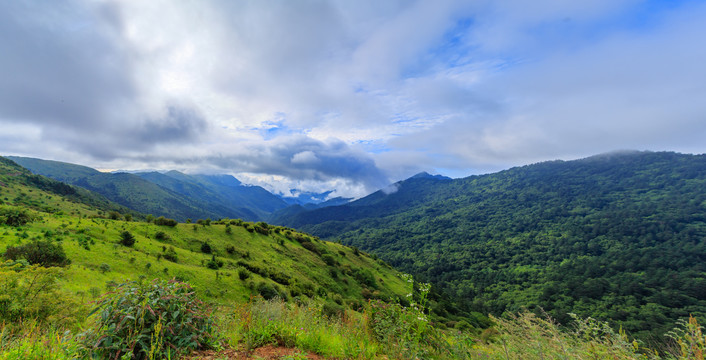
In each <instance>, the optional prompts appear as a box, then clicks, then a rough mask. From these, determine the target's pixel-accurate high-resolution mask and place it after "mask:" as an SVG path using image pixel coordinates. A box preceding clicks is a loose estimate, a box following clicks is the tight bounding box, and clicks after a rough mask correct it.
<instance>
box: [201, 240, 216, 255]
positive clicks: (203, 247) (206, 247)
mask: <svg viewBox="0 0 706 360" xmlns="http://www.w3.org/2000/svg"><path fill="white" fill-rule="evenodd" d="M201 252H202V253H204V254H210V253H212V252H213V249H212V248H211V245H210V244H209V243H207V242H205V243H203V244H201Z"/></svg>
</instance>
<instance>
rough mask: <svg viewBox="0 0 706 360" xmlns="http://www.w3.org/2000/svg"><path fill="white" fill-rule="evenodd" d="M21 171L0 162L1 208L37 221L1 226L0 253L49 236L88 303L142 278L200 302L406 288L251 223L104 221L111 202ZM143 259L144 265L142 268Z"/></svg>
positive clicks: (368, 264) (339, 254)
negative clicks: (69, 192) (218, 263)
mask: <svg viewBox="0 0 706 360" xmlns="http://www.w3.org/2000/svg"><path fill="white" fill-rule="evenodd" d="M27 174H28V172H26V170H22V169H21V168H19V167H17V165H16V164H14V163H11V162H8V161H7V160H5V159H2V163H0V199H2V204H0V206H18V207H22V208H26V209H33V210H30V211H31V212H32V213H33V214H35V215H36V217H37V220H35V221H34V222H31V223H29V224H27V225H26V226H23V227H21V228H13V227H8V226H5V225H3V226H0V252H4V251H5V249H6V248H7V246H9V245H17V244H21V243H25V242H28V241H30V240H32V239H43V238H48V239H53V240H54V241H57V242H60V243H61V244H62V246H63V248H64V249H65V251H66V253H67V255H68V257H69V258H70V259H71V260H72V261H73V264H72V265H71V266H70V267H69V268H68V269H67V271H66V276H65V278H64V280H63V282H64V283H63V288H64V289H65V290H67V294H70V295H71V296H76V297H83V298H85V299H86V300H87V299H89V298H90V297H91V294H92V293H93V294H94V295H95V293H97V292H103V291H104V290H105V285H106V284H107V283H109V282H122V281H125V280H136V279H138V278H139V277H140V276H142V275H144V276H146V277H147V278H155V277H161V278H171V277H174V276H176V277H179V278H181V279H184V280H187V281H189V282H190V283H191V284H192V285H193V286H194V287H195V288H196V289H197V291H198V292H199V294H200V295H201V296H202V297H204V298H205V299H207V300H211V301H214V302H216V303H220V304H229V303H231V304H232V303H235V302H242V301H245V300H247V299H249V297H250V296H251V295H252V294H255V293H256V290H255V289H253V288H256V287H257V285H258V284H259V283H266V284H269V285H271V286H273V287H275V288H277V289H279V291H280V292H281V293H282V294H287V295H289V294H290V293H291V291H290V290H291V289H299V290H302V289H304V291H305V292H306V291H309V290H313V292H314V294H315V295H314V296H317V297H324V298H333V296H334V294H340V295H341V297H342V298H343V299H344V300H347V301H348V303H355V302H360V301H361V300H362V296H361V292H362V291H363V288H364V287H370V290H371V292H374V291H375V290H376V289H377V291H378V293H377V295H378V296H380V297H387V298H391V297H394V298H397V297H401V296H403V294H404V292H405V290H404V283H403V281H402V280H401V279H400V278H399V276H398V273H397V272H396V271H394V270H392V269H391V268H389V267H388V266H387V265H385V264H384V263H382V262H381V261H378V260H374V259H372V258H370V257H368V256H367V255H364V254H363V253H361V254H360V255H355V254H354V251H353V250H352V249H351V248H349V247H346V246H343V245H340V244H335V243H330V242H323V241H319V240H317V239H315V238H311V237H309V236H307V235H303V234H299V233H296V232H294V231H293V230H290V231H288V230H286V229H284V228H280V229H281V231H280V233H275V232H274V231H271V233H270V234H269V235H262V234H260V233H258V232H256V231H255V232H250V231H248V230H247V229H246V226H249V227H252V225H253V224H252V223H243V226H236V225H233V226H230V229H231V230H230V232H231V233H230V234H228V233H227V232H226V225H222V224H221V225H217V224H213V225H209V226H201V225H195V224H179V225H177V226H176V227H173V228H172V227H167V226H157V225H154V224H148V223H144V222H127V221H118V220H108V219H105V218H100V217H99V216H100V214H105V213H106V211H108V210H109V209H111V206H115V205H114V204H112V205H111V204H110V203H108V204H109V205H108V207H106V208H103V209H101V208H95V207H93V206H89V205H86V204H83V203H80V202H74V201H70V200H68V199H66V198H64V197H62V196H59V195H57V194H52V193H49V192H47V191H44V190H41V189H39V188H37V187H35V186H33V185H32V184H25V183H24V182H25V176H26V175H27ZM20 194H23V195H20ZM122 231H129V232H131V233H132V234H133V235H134V236H135V238H136V240H137V242H136V243H135V245H134V247H132V248H127V247H124V246H121V245H119V244H118V241H119V239H120V233H121V232H122ZM160 231H161V232H164V233H165V234H167V235H168V240H165V241H158V240H156V239H155V234H156V233H157V232H160ZM286 231H288V232H290V233H291V235H290V236H289V238H288V237H287V236H286V235H285V232H286ZM47 233H48V234H49V235H47ZM294 236H300V237H303V238H306V239H310V240H311V241H312V244H314V245H315V246H316V248H317V249H319V250H320V252H321V253H322V255H323V254H324V253H325V254H329V255H330V256H331V257H332V258H333V259H335V263H336V264H334V265H333V266H328V265H326V264H325V263H324V261H323V260H322V257H321V256H320V255H318V254H316V253H314V252H312V251H309V250H307V249H305V248H304V247H303V246H302V244H301V243H300V242H298V241H295V240H293V238H294ZM204 242H208V243H209V244H210V245H211V247H212V248H213V254H215V255H216V257H217V258H218V259H220V260H222V261H223V262H224V266H223V267H222V268H221V269H219V270H218V271H217V272H218V275H219V276H218V277H217V276H216V270H212V269H208V268H207V267H206V266H204V265H205V264H206V263H207V262H208V261H209V260H210V259H211V257H212V255H210V254H204V253H202V252H201V251H200V249H201V245H202V244H203V243H204ZM170 246H172V247H174V249H175V251H176V253H177V255H178V262H177V263H173V262H170V261H167V260H165V259H164V258H161V259H160V257H161V255H162V254H164V248H165V247H166V248H168V247H170ZM228 246H232V247H233V248H234V249H235V251H233V254H228V252H227V251H226V247H228ZM248 255H249V256H248ZM239 261H240V262H241V264H242V262H244V263H247V264H248V265H249V266H254V267H258V268H261V269H264V270H266V271H267V272H268V273H270V274H272V273H282V274H285V275H286V276H290V277H291V279H290V284H289V285H282V284H277V283H275V282H274V281H273V280H271V279H270V278H269V277H263V276H261V275H258V274H255V273H250V277H249V278H248V279H246V280H240V278H239V276H238V272H239V271H245V269H244V268H243V267H242V266H240V265H239V264H238V262H239ZM102 264H107V265H108V266H109V268H110V270H109V271H107V272H105V273H104V272H102V271H101V270H100V267H101V265H102ZM148 264H151V265H149V267H148ZM165 269H166V270H165ZM361 270H363V271H365V270H367V271H370V272H371V273H372V274H373V275H374V278H375V285H374V286H366V285H361V283H360V282H359V281H358V280H356V277H355V273H356V271H361ZM332 273H336V274H337V279H334V278H333V277H332V275H331V274H332ZM92 289H94V290H92ZM295 292H296V290H295Z"/></svg>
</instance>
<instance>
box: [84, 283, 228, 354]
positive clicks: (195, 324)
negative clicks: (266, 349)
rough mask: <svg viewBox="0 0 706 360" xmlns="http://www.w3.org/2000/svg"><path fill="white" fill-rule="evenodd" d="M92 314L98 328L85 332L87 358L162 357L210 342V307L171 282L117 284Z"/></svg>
mask: <svg viewBox="0 0 706 360" xmlns="http://www.w3.org/2000/svg"><path fill="white" fill-rule="evenodd" d="M92 314H95V316H96V321H97V328H96V329H92V330H89V332H88V333H87V334H86V340H87V342H88V344H87V345H88V347H89V348H90V352H91V354H90V355H91V357H99V358H106V359H107V358H111V359H119V358H135V359H146V358H149V359H167V358H175V357H177V356H179V355H183V354H187V353H189V352H190V351H192V350H195V349H198V348H209V347H212V346H213V345H214V344H215V337H214V332H215V329H214V323H213V320H212V319H211V313H210V310H209V309H208V308H207V307H206V305H205V304H204V303H203V302H202V301H200V300H199V299H197V298H196V297H195V296H194V291H193V289H192V288H191V287H190V286H189V285H188V284H186V283H183V282H179V281H176V280H172V281H168V282H167V281H163V280H156V279H155V280H154V281H153V282H152V283H151V284H138V283H136V282H130V283H125V284H121V285H118V286H117V288H116V289H115V291H114V292H113V293H110V294H108V295H106V296H105V297H103V298H102V299H100V300H99V301H98V302H97V307H96V308H95V309H94V311H93V313H92ZM126 320H130V321H126Z"/></svg>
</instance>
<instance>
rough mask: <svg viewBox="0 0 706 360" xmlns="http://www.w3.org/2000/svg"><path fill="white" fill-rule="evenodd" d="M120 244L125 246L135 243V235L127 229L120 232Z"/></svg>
mask: <svg viewBox="0 0 706 360" xmlns="http://www.w3.org/2000/svg"><path fill="white" fill-rule="evenodd" d="M120 244H121V245H123V246H128V247H129V246H133V245H135V237H134V236H133V235H132V234H131V233H130V232H129V231H127V230H125V231H123V232H121V233H120Z"/></svg>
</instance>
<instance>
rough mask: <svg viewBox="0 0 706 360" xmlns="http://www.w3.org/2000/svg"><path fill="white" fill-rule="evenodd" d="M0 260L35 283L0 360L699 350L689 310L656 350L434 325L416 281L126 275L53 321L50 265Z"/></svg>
mask: <svg viewBox="0 0 706 360" xmlns="http://www.w3.org/2000/svg"><path fill="white" fill-rule="evenodd" d="M3 267H4V270H3V271H4V272H3V274H2V275H3V277H2V279H3V281H2V284H0V285H1V286H2V287H3V290H7V289H12V288H15V289H17V288H18V287H23V286H24V287H26V288H29V289H35V290H34V291H20V292H15V293H14V294H13V295H18V296H20V297H22V296H24V295H22V294H26V296H29V297H30V298H31V299H32V301H28V302H26V303H33V304H39V305H42V306H39V307H34V308H24V309H16V310H18V311H25V313H24V314H18V313H14V314H13V313H3V314H2V317H3V318H2V320H3V322H2V325H1V327H0V359H13V360H14V359H18V360H19V359H57V360H58V359H74V358H82V359H106V358H110V359H178V358H184V357H192V358H198V356H199V355H198V354H199V353H198V352H196V353H194V352H193V351H194V350H202V349H216V350H219V349H222V348H224V347H228V348H237V349H240V350H241V351H242V352H243V353H247V352H248V351H250V350H252V349H254V348H257V347H260V346H264V345H269V344H276V345H279V346H286V347H291V348H297V349H300V350H301V351H302V354H304V353H307V352H309V353H315V354H319V355H320V356H323V357H325V358H339V359H385V358H388V359H503V360H509V359H644V360H657V359H665V360H686V359H703V352H704V349H705V348H706V336H704V334H703V332H702V328H701V326H700V325H699V324H698V323H697V321H696V319H695V318H693V317H691V318H689V319H688V321H683V322H681V323H679V324H678V326H677V327H676V328H675V329H674V330H673V331H672V332H670V333H669V334H667V336H668V338H669V339H670V342H669V344H670V346H669V347H667V348H664V349H659V350H660V352H657V351H655V350H654V349H648V348H643V347H642V344H641V343H639V342H638V341H634V340H631V339H630V338H629V337H628V336H627V335H626V334H625V333H624V332H622V331H619V332H615V331H613V330H612V329H611V328H610V326H608V324H606V323H603V322H599V321H596V320H594V319H591V318H587V319H581V318H578V317H575V318H574V321H573V322H572V323H571V325H570V326H566V327H562V326H559V325H557V323H556V322H554V321H553V320H552V319H551V318H549V317H539V316H537V315H535V314H533V313H530V312H522V313H519V314H517V315H514V316H510V317H506V318H494V319H493V320H494V322H495V326H494V327H493V328H492V329H489V330H487V331H485V332H484V333H482V334H481V335H480V336H474V335H472V333H471V332H468V331H459V330H441V329H439V328H437V327H435V326H433V324H431V323H430V322H429V320H428V317H427V316H426V309H425V308H424V306H423V304H424V302H425V301H426V300H425V297H426V292H427V291H428V288H427V287H426V286H425V285H423V284H422V286H421V287H420V288H419V289H416V290H417V291H413V292H414V295H413V296H410V297H411V298H413V299H416V300H412V301H411V302H410V305H409V306H402V305H400V304H395V303H385V302H381V301H373V300H371V301H369V302H368V303H367V304H366V306H365V308H364V309H362V310H361V311H360V312H356V311H352V310H349V309H343V308H335V307H334V308H331V307H328V306H327V305H326V304H325V303H321V302H318V301H305V302H300V303H292V302H285V301H283V300H281V299H278V298H274V299H271V300H265V299H263V298H262V297H256V298H253V299H252V300H251V301H250V302H248V303H245V304H240V305H232V306H227V307H223V306H222V307H220V308H219V309H217V311H216V312H213V313H212V312H211V310H210V309H209V307H208V306H205V304H204V303H202V302H201V301H200V300H199V299H197V298H195V297H194V292H193V291H192V289H191V288H190V287H189V286H188V284H186V283H182V282H178V281H175V280H172V281H164V280H155V281H152V282H149V283H145V282H142V283H138V282H133V283H126V284H121V285H119V286H117V287H116V288H115V290H114V291H112V292H109V293H107V294H105V295H104V296H103V297H102V298H101V299H100V300H99V301H97V302H94V303H93V304H91V306H93V307H94V311H93V315H92V316H91V317H89V319H88V320H87V321H85V322H81V321H78V320H74V321H73V322H68V323H67V322H65V321H62V319H64V320H65V319H66V318H67V317H71V315H73V314H72V313H71V310H70V309H71V308H70V307H66V306H61V305H62V304H61V303H62V302H63V300H61V298H57V297H56V296H51V295H56V293H55V291H56V289H55V288H53V287H52V286H50V285H47V284H51V282H47V281H46V280H47V279H51V278H52V275H51V272H47V269H46V268H41V267H37V266H28V265H27V264H25V263H23V262H6V263H5V264H4V265H3ZM12 272H14V273H16V274H22V275H25V278H24V280H27V279H38V280H39V282H40V283H42V284H44V285H41V286H40V287H39V288H34V284H33V282H27V281H22V280H23V279H22V278H18V277H17V276H15V277H13V278H11V279H10V280H5V279H7V278H10V277H11V276H8V275H11V273H12ZM410 284H413V282H410ZM412 290H414V289H412ZM25 300H26V299H25ZM418 301H419V302H418ZM13 320H14V321H13ZM78 323H81V324H82V325H83V327H78V326H77V324H78Z"/></svg>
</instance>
